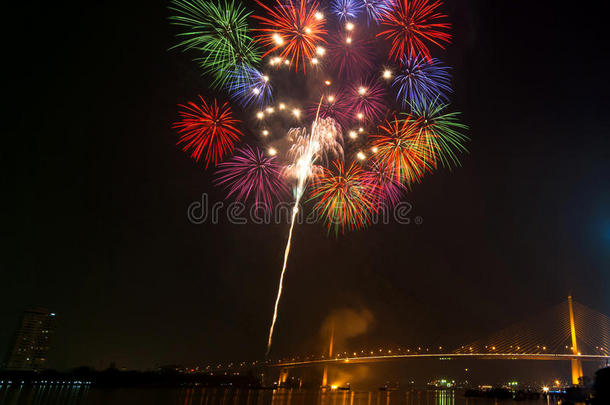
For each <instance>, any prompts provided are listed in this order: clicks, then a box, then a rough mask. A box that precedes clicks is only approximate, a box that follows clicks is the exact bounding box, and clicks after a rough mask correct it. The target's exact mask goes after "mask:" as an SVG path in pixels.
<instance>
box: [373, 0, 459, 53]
mask: <svg viewBox="0 0 610 405" xmlns="http://www.w3.org/2000/svg"><path fill="white" fill-rule="evenodd" d="M442 4H443V2H442V1H440V0H436V1H431V0H395V1H394V2H393V5H392V7H391V8H390V9H389V10H387V11H385V12H384V13H383V15H382V18H381V24H382V25H385V26H387V27H388V29H387V30H385V31H383V32H380V33H379V34H377V36H382V37H384V38H385V39H391V40H392V48H391V49H390V58H393V59H394V60H395V61H398V62H400V61H401V59H402V57H403V55H404V54H405V53H406V54H407V55H409V56H415V55H417V54H418V53H420V54H422V55H423V56H424V57H426V59H428V60H431V58H432V57H431V56H430V50H429V49H428V47H427V45H426V42H430V43H433V44H435V45H437V46H439V47H441V48H442V49H445V47H444V46H443V42H445V43H450V42H451V34H450V33H448V32H445V30H448V29H450V28H451V24H450V23H448V22H444V21H443V19H444V18H446V17H447V15H445V14H442V13H439V12H437V11H436V9H437V8H438V7H440V6H441V5H442Z"/></svg>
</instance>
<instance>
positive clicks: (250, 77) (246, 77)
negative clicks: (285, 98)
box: [227, 66, 273, 108]
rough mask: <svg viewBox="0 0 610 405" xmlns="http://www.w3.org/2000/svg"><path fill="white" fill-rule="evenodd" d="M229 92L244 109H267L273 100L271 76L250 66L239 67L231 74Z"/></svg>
mask: <svg viewBox="0 0 610 405" xmlns="http://www.w3.org/2000/svg"><path fill="white" fill-rule="evenodd" d="M229 75H230V78H231V80H230V81H229V83H228V86H227V90H228V91H229V93H230V95H231V98H233V99H234V100H236V101H237V102H238V103H239V104H241V106H242V107H249V106H250V105H256V106H258V107H260V108H264V107H266V106H267V105H268V104H269V103H271V101H272V99H273V94H272V90H273V89H272V87H271V83H270V82H269V76H267V75H265V74H263V73H261V72H259V71H258V70H257V69H254V68H252V67H248V66H237V67H235V68H234V69H233V70H231V72H230V73H229Z"/></svg>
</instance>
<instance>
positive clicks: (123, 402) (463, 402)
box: [0, 385, 554, 405]
mask: <svg viewBox="0 0 610 405" xmlns="http://www.w3.org/2000/svg"><path fill="white" fill-rule="evenodd" d="M497 403H498V402H497V401H494V400H493V399H484V398H477V399H468V398H465V397H464V395H463V392H462V391H453V390H434V391H432V390H430V391H428V390H421V391H418V390H411V391H387V392H384V391H338V392H320V391H317V390H279V391H269V390H232V389H218V388H201V387H197V388H121V389H101V388H89V387H87V386H78V385H73V386H56V385H53V386H52V385H39V386H25V387H20V386H17V385H13V386H11V387H6V386H0V405H492V404H497ZM502 403H503V404H507V405H508V404H513V403H514V404H516V402H513V401H511V400H504V401H502ZM551 403H554V402H551ZM519 404H523V405H526V404H531V405H533V404H538V405H546V404H547V401H545V400H538V401H520V402H519Z"/></svg>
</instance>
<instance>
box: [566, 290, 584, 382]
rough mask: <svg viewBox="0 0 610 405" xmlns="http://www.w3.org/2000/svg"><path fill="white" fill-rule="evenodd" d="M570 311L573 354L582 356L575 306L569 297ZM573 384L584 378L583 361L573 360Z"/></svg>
mask: <svg viewBox="0 0 610 405" xmlns="http://www.w3.org/2000/svg"><path fill="white" fill-rule="evenodd" d="M568 310H569V313H570V335H571V337H572V354H574V355H577V356H580V352H579V351H578V342H577V340H576V325H575V324H574V306H573V304H572V296H571V295H569V296H568ZM571 363H572V384H574V385H578V384H579V382H580V381H579V379H580V378H581V377H582V376H583V373H582V361H581V360H580V359H572V360H571Z"/></svg>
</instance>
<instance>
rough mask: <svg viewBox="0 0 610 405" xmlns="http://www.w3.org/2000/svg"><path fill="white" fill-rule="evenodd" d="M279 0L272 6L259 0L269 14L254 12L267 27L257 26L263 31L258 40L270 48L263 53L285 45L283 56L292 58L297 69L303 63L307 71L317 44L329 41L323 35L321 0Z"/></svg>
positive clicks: (282, 48) (281, 53) (291, 61)
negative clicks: (320, 11)
mask: <svg viewBox="0 0 610 405" xmlns="http://www.w3.org/2000/svg"><path fill="white" fill-rule="evenodd" d="M276 1H277V5H276V6H275V7H274V8H273V9H271V8H270V7H268V6H266V5H265V4H263V3H261V2H260V1H259V0H256V2H257V3H258V5H259V6H261V7H262V8H264V9H265V10H266V11H267V14H268V17H259V16H253V17H254V18H256V19H257V20H259V21H260V22H261V25H263V26H264V27H265V28H259V29H256V30H255V31H259V32H261V34H259V35H257V36H256V39H257V41H258V42H260V43H262V44H263V45H264V46H266V47H268V48H269V50H268V51H267V52H266V53H265V54H264V55H263V57H264V56H267V55H268V54H270V53H271V52H275V51H276V50H278V49H281V51H280V58H282V59H285V60H290V66H292V65H293V64H294V65H295V70H297V71H298V70H299V65H301V66H302V67H303V72H305V70H306V66H307V62H308V61H309V60H310V59H311V58H312V57H313V55H314V53H315V51H316V47H317V45H318V44H320V43H326V40H325V39H324V38H323V35H326V30H325V29H324V19H323V18H321V17H320V16H321V14H320V13H319V12H318V2H317V1H315V0H314V1H307V0H284V1H280V0H276Z"/></svg>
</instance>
